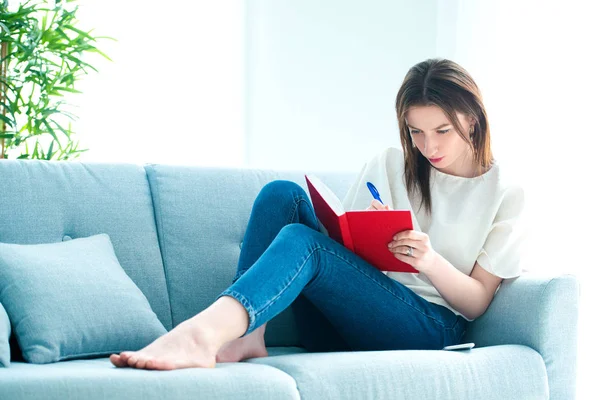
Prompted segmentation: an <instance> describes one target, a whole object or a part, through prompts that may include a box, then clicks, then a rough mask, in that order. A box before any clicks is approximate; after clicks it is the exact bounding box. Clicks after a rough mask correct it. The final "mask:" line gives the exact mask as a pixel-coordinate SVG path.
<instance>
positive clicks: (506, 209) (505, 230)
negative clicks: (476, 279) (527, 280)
mask: <svg viewBox="0 0 600 400" xmlns="http://www.w3.org/2000/svg"><path fill="white" fill-rule="evenodd" d="M524 207H525V196H524V192H523V189H522V188H521V187H518V186H513V187H510V188H508V189H507V191H506V193H505V195H504V197H503V199H502V201H501V203H500V206H499V208H498V212H497V213H496V217H495V218H494V221H493V223H492V226H491V228H490V230H489V233H488V235H487V238H486V239H485V242H484V245H483V248H482V249H481V250H480V251H479V255H478V256H477V263H478V264H479V265H480V266H481V268H483V269H485V270H486V271H488V272H489V273H491V274H493V275H496V276H498V277H500V278H504V279H509V278H515V277H517V276H519V275H520V274H521V272H522V266H521V263H520V260H521V254H522V250H523V248H524V246H523V245H524V242H525V239H526V229H525V223H524V215H523V211H524Z"/></svg>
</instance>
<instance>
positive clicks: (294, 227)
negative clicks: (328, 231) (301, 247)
mask: <svg viewBox="0 0 600 400" xmlns="http://www.w3.org/2000/svg"><path fill="white" fill-rule="evenodd" d="M318 234H319V232H317V231H315V230H314V229H312V228H310V227H309V226H306V225H304V224H301V223H292V224H287V225H286V226H284V227H283V228H281V231H280V232H279V235H281V236H284V237H288V238H290V240H292V242H293V243H297V244H300V243H303V242H307V243H314V242H315V241H317V240H318V238H319V236H318ZM300 237H304V238H306V239H309V240H307V241H301V240H298V238H300Z"/></svg>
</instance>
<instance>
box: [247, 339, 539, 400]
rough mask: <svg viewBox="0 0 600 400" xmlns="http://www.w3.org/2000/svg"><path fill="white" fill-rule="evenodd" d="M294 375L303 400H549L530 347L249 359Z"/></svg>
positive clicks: (345, 353)
mask: <svg viewBox="0 0 600 400" xmlns="http://www.w3.org/2000/svg"><path fill="white" fill-rule="evenodd" d="M247 362H249V363H252V364H262V365H270V366H273V367H276V368H278V369H280V370H282V371H284V372H286V373H287V374H289V375H290V376H292V377H293V378H294V379H295V380H296V383H297V385H298V391H299V392H300V396H301V397H302V398H303V399H350V398H352V399H440V400H441V399H453V400H461V399H465V400H467V399H486V400H496V399H497V400H506V399H547V398H548V396H549V392H548V378H547V376H546V367H545V365H544V360H543V359H542V357H541V356H540V354H539V353H537V352H536V351H534V350H532V349H531V348H529V347H526V346H520V345H503V346H491V347H481V348H477V347H476V348H474V349H473V350H468V351H443V350H395V351H365V352H339V353H306V354H292V355H281V356H275V357H267V358H253V359H249V360H247Z"/></svg>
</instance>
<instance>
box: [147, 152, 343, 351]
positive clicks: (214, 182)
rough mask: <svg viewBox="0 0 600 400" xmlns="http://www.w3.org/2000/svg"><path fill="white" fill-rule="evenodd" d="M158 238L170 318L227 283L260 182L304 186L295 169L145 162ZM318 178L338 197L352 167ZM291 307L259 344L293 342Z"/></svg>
mask: <svg viewBox="0 0 600 400" xmlns="http://www.w3.org/2000/svg"><path fill="white" fill-rule="evenodd" d="M146 171H147V174H148V180H149V182H150V188H151V191H152V198H153V200H154V208H155V212H156V223H157V226H158V235H159V242H160V246H161V251H162V255H163V263H164V265H165V273H166V277H167V285H168V288H169V295H170V299H171V309H172V314H173V323H174V325H177V324H179V323H181V322H182V321H184V320H186V319H188V318H190V317H192V316H193V315H195V314H197V313H198V312H200V311H202V310H203V309H205V308H206V307H208V306H209V305H210V304H211V303H212V302H214V301H215V299H216V297H217V295H218V294H220V292H222V291H223V290H224V289H225V288H227V287H228V286H229V285H231V281H232V279H233V277H234V275H235V272H236V268H237V263H238V259H239V255H240V249H241V242H242V239H243V238H244V233H245V231H246V227H247V225H248V219H249V218H250V212H251V210H252V205H253V204H254V200H255V199H256V196H257V195H258V193H259V192H260V190H261V189H262V187H263V186H264V185H266V184H267V183H269V182H271V181H273V180H276V179H287V180H291V181H294V182H296V183H298V184H300V185H301V186H302V187H303V188H304V189H305V190H308V189H307V188H306V180H305V179H304V173H303V172H298V173H294V172H287V173H285V172H275V171H267V170H252V169H247V170H244V169H231V168H206V167H193V166H171V165H154V164H153V165H147V166H146ZM318 174H319V177H321V178H322V179H323V181H324V182H326V183H327V185H328V186H329V187H330V188H331V189H332V190H333V191H334V192H335V193H336V194H337V195H338V196H340V197H342V196H343V195H344V193H345V190H346V189H347V188H348V187H349V186H350V184H351V180H352V178H353V176H352V174H340V173H322V172H318ZM295 327H296V325H295V321H294V319H293V314H292V312H291V308H287V309H286V310H284V311H283V312H282V313H281V314H279V315H277V316H276V317H275V318H274V319H272V320H271V321H270V322H269V324H268V326H267V331H266V332H265V342H266V344H267V346H294V345H298V344H299V342H298V337H297V332H296V328H295Z"/></svg>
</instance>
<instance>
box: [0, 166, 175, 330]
mask: <svg viewBox="0 0 600 400" xmlns="http://www.w3.org/2000/svg"><path fill="white" fill-rule="evenodd" d="M0 176H1V177H2V190H0V203H1V204H5V205H7V206H6V207H0V221H2V223H0V242H3V243H18V244H37V243H56V242H60V241H62V240H63V239H65V238H66V237H67V236H68V237H70V238H73V239H76V238H80V237H88V236H92V235H95V234H98V233H106V234H108V235H109V236H110V239H111V241H112V244H113V246H114V249H115V253H116V255H117V258H118V259H119V262H120V264H121V266H122V267H123V269H124V270H125V272H127V275H129V277H131V279H132V280H133V281H134V282H135V284H136V285H137V286H138V287H139V288H140V290H141V291H142V292H143V293H144V295H145V296H146V298H147V299H148V301H149V302H150V305H151V306H152V309H153V310H154V312H155V313H156V315H157V316H158V319H160V321H161V322H162V323H163V325H164V326H165V328H167V329H170V328H171V314H170V309H169V299H168V295H167V288H166V284H165V275H164V270H163V265H162V260H161V256H160V249H159V247H158V239H157V235H156V223H155V221H154V211H153V208H152V198H151V196H150V189H149V187H148V180H147V178H146V172H145V171H144V168H143V167H142V166H138V165H133V164H121V163H112V164H104V163H81V162H64V161H40V160H2V162H0Z"/></svg>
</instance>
